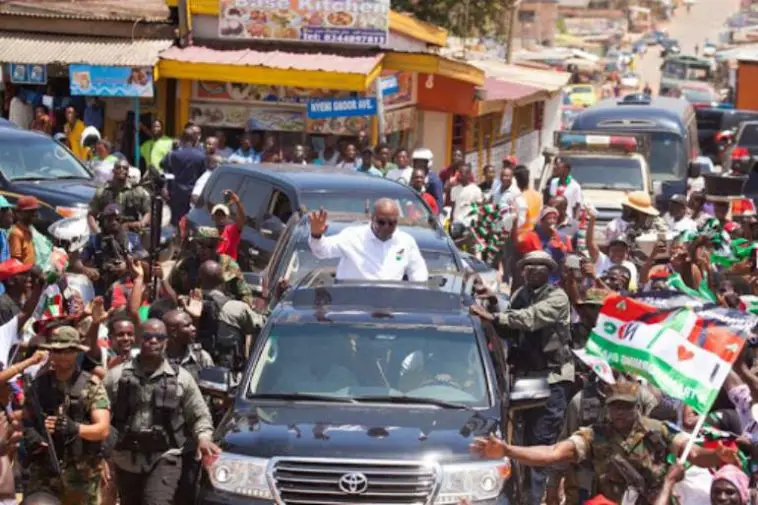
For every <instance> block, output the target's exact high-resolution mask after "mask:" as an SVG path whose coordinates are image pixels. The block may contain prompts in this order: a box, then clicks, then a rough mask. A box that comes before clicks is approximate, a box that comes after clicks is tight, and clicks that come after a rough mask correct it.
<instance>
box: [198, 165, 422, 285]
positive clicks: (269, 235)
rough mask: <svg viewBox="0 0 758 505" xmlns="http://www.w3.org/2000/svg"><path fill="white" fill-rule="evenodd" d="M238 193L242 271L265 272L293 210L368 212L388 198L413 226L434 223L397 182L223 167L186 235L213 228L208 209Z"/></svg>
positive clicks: (304, 170) (321, 171) (290, 169)
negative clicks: (241, 218) (408, 215)
mask: <svg viewBox="0 0 758 505" xmlns="http://www.w3.org/2000/svg"><path fill="white" fill-rule="evenodd" d="M227 189H229V190H232V191H234V192H235V193H237V194H238V195H239V197H240V200H241V201H242V204H243V205H244V206H245V212H246V213H247V216H246V217H247V226H246V227H245V229H244V230H243V231H242V241H241V243H240V247H239V253H238V254H239V256H238V263H239V264H240V268H242V270H243V271H258V270H262V269H263V268H265V267H266V265H267V264H268V262H269V260H270V259H271V254H272V252H273V250H274V246H275V245H276V242H277V240H278V239H279V236H280V235H281V234H282V232H283V230H284V228H285V225H286V223H287V222H288V221H289V219H290V217H292V215H293V214H294V213H295V212H296V211H298V210H299V211H305V210H309V209H310V210H314V209H319V208H324V209H325V210H327V211H337V212H357V213H365V212H369V211H370V209H371V207H372V206H373V203H374V202H375V201H376V200H377V199H379V198H392V199H394V200H396V201H397V202H398V204H399V205H400V209H401V212H403V213H407V212H410V213H412V214H413V216H414V220H416V221H418V222H430V221H431V220H434V219H435V218H434V217H433V216H432V213H431V211H430V210H429V207H428V206H427V205H426V203H425V202H424V200H423V199H422V198H421V196H420V195H419V194H418V193H416V192H415V191H414V190H413V189H411V188H409V187H408V186H405V185H403V184H401V183H399V182H395V181H391V180H388V179H383V178H381V177H375V176H372V175H367V174H361V173H357V172H353V171H344V170H343V171H339V170H337V169H335V168H333V167H329V168H327V167H322V166H317V165H291V164H263V165H234V164H227V165H223V166H221V167H219V168H217V169H216V170H214V171H213V174H212V175H211V177H210V178H209V179H208V183H207V184H206V185H205V188H204V190H203V194H202V196H201V199H200V201H199V202H198V205H197V207H195V208H194V209H192V210H191V211H190V212H189V214H187V223H188V225H189V229H190V231H192V230H195V229H197V227H199V226H212V225H213V218H212V216H211V210H212V209H213V207H214V206H215V205H216V204H219V203H224V197H223V192H224V190H227Z"/></svg>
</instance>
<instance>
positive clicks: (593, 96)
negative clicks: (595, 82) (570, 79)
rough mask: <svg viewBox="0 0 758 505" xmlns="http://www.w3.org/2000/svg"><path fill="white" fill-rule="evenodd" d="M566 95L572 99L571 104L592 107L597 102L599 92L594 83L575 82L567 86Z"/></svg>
mask: <svg viewBox="0 0 758 505" xmlns="http://www.w3.org/2000/svg"><path fill="white" fill-rule="evenodd" d="M565 93H566V95H567V96H568V97H569V100H570V101H571V105H575V106H577V107H591V106H593V105H595V103H596V102H597V93H596V92H595V87H594V86H592V84H573V85H571V86H566V90H565Z"/></svg>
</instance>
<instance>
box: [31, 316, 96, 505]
mask: <svg viewBox="0 0 758 505" xmlns="http://www.w3.org/2000/svg"><path fill="white" fill-rule="evenodd" d="M41 347H42V348H44V349H48V350H50V361H51V362H52V364H53V368H54V370H46V371H44V372H42V373H40V374H39V375H38V376H37V377H36V378H35V379H34V381H33V382H32V383H31V384H28V385H27V388H29V387H31V388H34V390H35V391H36V397H37V398H38V399H39V402H40V404H41V405H39V406H37V407H35V406H34V405H32V404H31V402H30V401H29V398H30V394H29V391H28V390H27V392H26V395H25V397H26V398H27V401H26V405H25V408H26V411H25V416H24V417H25V421H24V444H25V447H26V451H27V460H28V463H29V484H28V486H27V488H26V493H27V494H31V493H35V492H40V491H44V492H48V493H52V494H54V495H55V496H58V497H59V498H60V500H61V503H62V504H63V505H97V504H98V503H99V489H100V479H101V470H102V465H103V442H104V441H105V439H106V438H107V437H108V434H109V432H110V401H109V400H108V395H107V393H106V391H105V387H104V386H103V384H102V383H101V382H100V379H98V378H97V377H96V376H94V375H92V374H90V373H88V372H84V371H82V370H80V369H79V367H78V366H77V364H76V363H77V358H78V357H79V354H80V353H81V352H82V351H85V352H86V351H87V350H88V348H87V347H86V346H84V345H81V344H80V343H79V332H78V331H77V330H76V328H74V327H71V326H61V327H59V328H56V329H54V330H53V332H52V335H51V337H50V339H49V342H48V343H47V344H43V345H42V346H41ZM38 407H41V411H42V413H43V416H44V418H45V420H44V423H45V426H44V429H46V430H47V432H48V433H50V435H51V437H52V441H53V443H54V445H55V452H56V455H57V457H58V460H59V462H60V466H61V475H60V476H58V475H55V472H54V471H53V468H51V465H50V460H49V457H48V450H49V448H48V446H47V444H46V442H45V438H44V437H43V435H42V434H41V433H40V431H39V430H40V429H41V428H42V427H41V426H39V425H38V423H37V422H36V419H37V418H36V417H35V416H36V414H37V413H36V412H35V411H34V409H35V408H38Z"/></svg>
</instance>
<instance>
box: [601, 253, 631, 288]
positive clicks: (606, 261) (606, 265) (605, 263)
mask: <svg viewBox="0 0 758 505" xmlns="http://www.w3.org/2000/svg"><path fill="white" fill-rule="evenodd" d="M614 265H615V263H613V262H612V261H611V258H609V257H608V255H607V254H605V253H603V252H602V251H600V252H599V253H598V256H597V261H596V262H595V273H596V274H597V275H598V277H602V276H603V275H605V273H606V272H607V271H608V270H609V269H610V268H611V267H612V266H614ZM621 266H622V267H626V268H627V269H629V273H631V274H632V275H631V279H630V281H629V290H630V291H637V284H638V283H639V279H640V277H639V274H638V273H637V267H636V266H635V265H634V263H632V262H631V261H629V260H624V261H622V262H621Z"/></svg>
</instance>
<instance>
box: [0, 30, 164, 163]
mask: <svg viewBox="0 0 758 505" xmlns="http://www.w3.org/2000/svg"><path fill="white" fill-rule="evenodd" d="M172 43H173V41H171V40H126V39H102V38H87V37H73V36H63V35H43V34H20V33H19V34H15V33H7V32H6V33H0V47H2V48H4V49H0V64H4V65H3V67H4V68H3V72H2V74H3V81H4V84H5V86H4V89H3V92H4V95H5V96H4V98H5V103H8V104H9V105H10V104H11V103H13V104H14V107H13V109H14V110H8V111H7V113H8V115H9V117H10V118H11V120H14V122H17V123H18V124H19V126H21V127H23V128H32V126H33V125H32V123H33V122H34V127H35V128H37V129H42V130H43V131H45V132H46V133H49V134H51V135H52V134H55V133H65V132H66V131H69V130H70V128H69V129H66V127H65V124H66V118H65V110H66V108H67V107H69V106H71V107H73V108H74V110H75V111H76V113H77V116H78V118H79V119H80V120H81V121H82V122H83V123H84V124H86V125H87V126H94V127H96V128H97V129H98V131H99V132H100V134H101V135H102V136H103V137H104V138H106V139H108V140H109V141H111V142H112V143H113V144H114V147H115V149H116V150H117V151H120V152H121V153H123V154H124V155H125V156H126V157H127V158H128V159H129V160H130V162H132V163H134V164H136V163H138V160H137V157H138V156H139V154H138V150H137V149H135V147H134V146H135V143H136V144H137V145H138V143H139V140H138V135H139V131H140V130H143V131H144V129H143V128H141V127H138V126H137V125H138V124H139V123H136V124H135V118H136V117H138V118H141V121H142V124H144V125H146V128H149V124H150V121H151V119H153V118H164V117H165V112H166V102H165V98H166V95H165V82H162V81H158V80H156V76H155V75H154V73H153V70H154V69H153V66H154V64H155V63H156V62H157V61H158V54H159V53H160V51H162V50H164V49H167V48H168V47H170V46H171V45H172ZM14 98H18V100H13V99H14ZM37 109H40V110H44V111H45V112H46V115H47V117H48V118H49V121H48V120H45V121H42V122H41V121H39V120H37V121H36V122H35V119H37V118H36V112H37ZM136 126H137V127H136ZM74 138H75V136H74ZM73 150H74V152H75V154H78V155H80V157H81V156H82V155H83V153H84V151H83V150H81V148H80V147H78V148H77V147H73Z"/></svg>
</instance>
